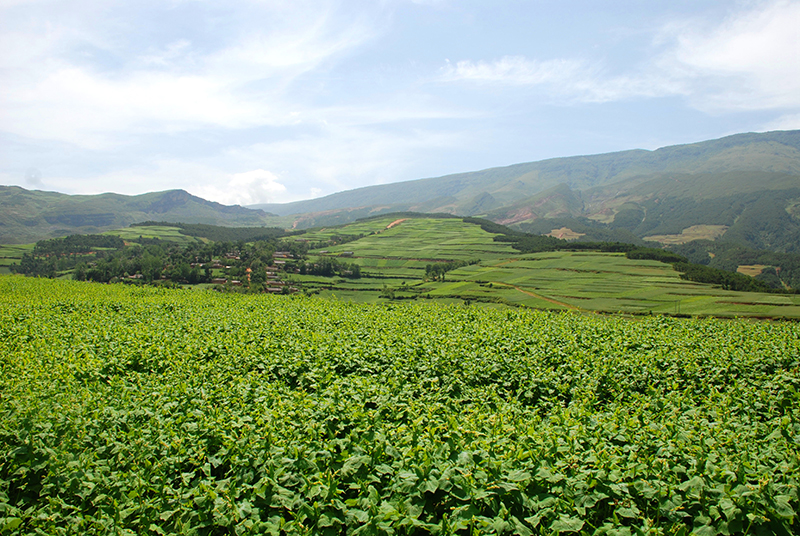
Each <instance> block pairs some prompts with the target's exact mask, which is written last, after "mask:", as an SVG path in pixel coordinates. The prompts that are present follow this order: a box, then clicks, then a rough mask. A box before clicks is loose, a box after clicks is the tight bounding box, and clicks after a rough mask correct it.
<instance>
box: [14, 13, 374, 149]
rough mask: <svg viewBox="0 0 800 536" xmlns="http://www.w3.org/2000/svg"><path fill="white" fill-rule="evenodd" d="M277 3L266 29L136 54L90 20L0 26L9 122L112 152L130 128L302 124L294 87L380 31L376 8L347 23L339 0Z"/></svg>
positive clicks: (26, 133) (254, 25) (25, 133)
mask: <svg viewBox="0 0 800 536" xmlns="http://www.w3.org/2000/svg"><path fill="white" fill-rule="evenodd" d="M273 4H274V5H269V6H263V7H261V8H260V11H258V17H263V18H264V23H263V24H258V21H257V20H253V21H249V25H248V26H247V28H244V29H242V30H241V33H239V34H234V35H232V36H230V38H229V40H228V41H227V42H225V43H222V44H221V45H220V46H218V47H217V48H216V49H213V50H210V51H209V50H204V49H201V48H200V47H197V46H194V45H193V43H192V41H191V40H189V39H186V38H178V39H173V40H172V41H170V42H168V43H167V44H166V45H165V46H163V47H160V48H158V47H155V48H154V47H153V46H150V47H147V48H146V49H144V50H143V51H142V52H141V53H138V54H134V55H133V56H131V55H130V53H129V52H130V51H127V50H119V49H118V48H119V47H120V46H122V45H119V44H118V43H116V42H115V41H114V39H113V38H106V37H100V36H99V34H97V33H92V32H91V31H89V30H87V29H84V28H83V27H82V24H85V21H79V22H74V25H72V26H69V25H66V24H59V23H52V22H49V21H48V22H46V23H45V22H41V21H39V22H37V23H36V24H29V25H28V26H26V25H25V24H23V23H20V24H22V28H20V29H18V30H16V31H11V32H7V33H4V32H2V31H0V50H3V51H4V52H3V53H2V54H0V117H2V118H3V127H2V128H3V130H4V131H6V132H9V133H11V134H14V135H18V136H22V137H26V138H32V139H48V140H57V141H65V142H68V143H72V144H75V145H77V146H80V147H85V148H91V149H107V148H112V147H115V146H117V145H118V144H120V143H123V142H124V141H126V140H127V139H128V138H129V137H130V136H131V135H132V134H133V135H136V134H148V133H165V132H166V133H175V132H184V131H189V130H193V129H197V128H208V127H220V128H224V129H239V128H248V127H253V126H265V125H271V126H276V125H286V124H291V123H293V122H296V121H297V118H296V114H293V113H292V112H296V111H297V109H298V108H302V105H300V104H299V103H298V102H297V101H296V99H295V98H294V96H293V95H292V88H291V85H292V84H293V83H294V81H295V80H296V79H297V77H298V76H300V75H302V74H303V73H306V72H308V71H310V70H312V69H317V68H320V67H321V66H322V65H323V64H325V63H326V62H331V61H333V60H334V59H335V58H336V57H337V56H339V55H341V54H343V53H345V52H347V51H348V50H350V49H352V48H354V47H357V46H359V45H361V44H363V43H364V42H366V41H368V40H369V39H371V38H373V37H374V35H375V33H374V29H373V28H372V26H371V25H370V24H369V20H368V17H367V16H366V15H365V16H363V17H353V18H351V19H347V20H344V21H343V20H342V19H343V17H338V18H337V16H336V13H335V9H334V6H335V2H324V3H322V2H314V3H312V4H310V5H304V4H306V3H305V2H293V3H277V4H275V3H273ZM312 7H313V9H312ZM258 17H254V18H258ZM274 19H277V22H276V21H275V20H274ZM93 22H94V24H96V25H97V26H98V27H101V28H104V27H105V24H104V23H112V24H113V21H102V22H101V21H93ZM3 26H5V27H7V28H8V27H9V26H10V23H7V24H5V25H2V26H0V30H2V29H3ZM127 30H128V31H137V30H138V29H137V28H135V27H134V28H133V30H131V29H129V28H128V29H127ZM106 31H107V30H106ZM128 37H130V36H128ZM120 40H124V39H120ZM87 47H88V48H89V49H91V51H92V54H94V55H97V56H102V57H105V56H109V57H111V58H116V57H124V65H121V66H119V67H118V68H117V67H115V68H108V67H107V66H106V65H101V64H98V63H97V62H96V61H95V62H93V61H87V59H86V57H85V56H86V54H85V51H84V49H86V48H87Z"/></svg>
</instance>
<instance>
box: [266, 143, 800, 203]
mask: <svg viewBox="0 0 800 536" xmlns="http://www.w3.org/2000/svg"><path fill="white" fill-rule="evenodd" d="M733 171H757V172H769V173H784V174H788V175H796V176H800V131H785V132H768V133H763V134H756V133H749V134H737V135H734V136H728V137H726V138H721V139H718V140H712V141H705V142H700V143H694V144H689V145H676V146H672V147H664V148H661V149H657V150H655V151H645V150H631V151H622V152H615V153H607V154H600V155H591V156H575V157H567V158H554V159H550V160H543V161H540V162H529V163H524V164H516V165H512V166H507V167H500V168H491V169H486V170H482V171H475V172H470V173H459V174H456V175H448V176H444V177H437V178H429V179H419V180H413V181H406V182H398V183H393V184H383V185H378V186H369V187H365V188H358V189H355V190H349V191H345V192H339V193H336V194H333V195H329V196H326V197H322V198H319V199H311V200H307V201H298V202H295V203H287V204H267V205H254V206H253V207H252V208H260V209H264V210H268V211H270V212H273V213H275V214H280V215H289V214H303V213H309V212H325V211H335V210H342V209H354V208H358V207H378V206H381V205H387V206H392V207H393V208H394V209H402V210H417V211H419V210H420V207H421V206H422V205H425V208H426V209H427V210H428V211H436V212H452V213H456V214H460V215H468V214H470V213H472V214H478V213H484V212H486V209H485V208H484V206H482V205H484V204H485V203H486V202H487V200H491V204H492V205H495V206H505V205H509V204H512V203H516V202H518V201H519V200H520V199H523V198H527V197H531V196H534V195H536V194H538V193H540V192H542V191H545V190H547V189H549V188H553V187H556V186H558V185H560V184H566V185H567V186H569V188H570V189H573V190H583V189H588V188H592V187H597V186H604V185H609V184H613V183H617V182H621V181H624V180H630V179H633V180H636V181H639V182H645V181H647V180H648V179H650V178H653V177H654V176H655V175H657V174H660V175H663V174H670V173H692V174H706V173H728V172H733ZM398 200H400V201H398ZM495 206H492V207H491V208H495Z"/></svg>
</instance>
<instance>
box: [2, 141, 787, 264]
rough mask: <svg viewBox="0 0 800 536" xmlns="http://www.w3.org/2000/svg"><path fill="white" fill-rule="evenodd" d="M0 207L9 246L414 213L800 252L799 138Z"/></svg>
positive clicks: (21, 195) (20, 193) (23, 197)
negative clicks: (273, 187)
mask: <svg viewBox="0 0 800 536" xmlns="http://www.w3.org/2000/svg"><path fill="white" fill-rule="evenodd" d="M0 206H2V207H3V214H2V215H0V241H2V242H6V243H9V242H17V243H19V242H26V241H28V242H30V241H32V240H35V239H38V238H44V237H52V236H58V235H60V234H68V233H70V232H96V231H101V230H106V229H110V228H114V227H120V226H125V225H129V224H130V223H135V222H137V221H145V220H158V221H181V222H184V223H210V224H216V225H231V226H239V225H242V226H245V225H246V226H254V225H278V226H283V227H294V228H298V229H303V228H310V227H319V226H331V225H336V224H343V223H348V222H351V221H354V220H355V219H358V218H362V217H367V216H373V215H377V214H382V213H389V212H398V211H414V212H444V213H450V214H457V215H461V216H480V217H484V218H487V219H490V220H492V221H495V222H497V223H501V224H504V225H507V226H509V227H512V228H515V229H518V230H522V231H527V232H535V233H538V234H546V233H552V232H554V231H557V230H559V229H564V231H563V232H565V233H567V235H568V236H571V237H580V236H587V237H589V238H592V239H598V238H607V239H613V240H626V241H636V240H638V241H641V240H642V239H651V240H658V241H661V242H664V243H680V242H681V241H688V240H689V239H690V238H716V237H723V238H724V239H726V240H732V241H736V242H738V243H741V244H743V245H747V246H749V247H754V248H758V249H772V250H775V251H796V248H797V247H800V246H797V245H798V244H800V131H776V132H766V133H747V134H736V135H733V136H728V137H725V138H721V139H717V140H710V141H703V142H699V143H692V144H687V145H676V146H671V147H664V148H661V149H657V150H654V151H647V150H641V149H637V150H629V151H621V152H614V153H606V154H599V155H590V156H575V157H566V158H554V159H549V160H542V161H539V162H530V163H523V164H516V165H512V166H507V167H499V168H491V169H486V170H482V171H475V172H469V173H459V174H455V175H448V176H444V177H437V178H428V179H419V180H412V181H405V182H398V183H393V184H385V185H378V186H369V187H364V188H358V189H355V190H349V191H344V192H339V193H335V194H332V195H329V196H326V197H321V198H317V199H310V200H306V201H298V202H294V203H286V204H264V205H254V206H250V207H247V208H244V207H238V206H237V207H226V206H223V205H219V204H217V203H211V202H209V201H205V200H203V199H200V198H197V197H194V196H192V195H190V194H188V193H186V192H183V191H169V192H159V193H149V194H144V195H141V196H121V195H117V194H102V195H99V196H66V195H64V194H55V193H51V192H35V191H34V192H31V191H27V190H24V189H22V188H17V187H0ZM567 231H569V232H567Z"/></svg>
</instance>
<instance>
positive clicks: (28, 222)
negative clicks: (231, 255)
mask: <svg viewBox="0 0 800 536" xmlns="http://www.w3.org/2000/svg"><path fill="white" fill-rule="evenodd" d="M0 208H2V210H0V243H6V244H14V243H17V244H19V243H27V242H35V241H37V240H41V239H43V238H52V237H58V236H65V235H68V234H78V233H80V234H90V233H98V232H103V231H107V230H111V229H119V228H122V227H127V226H128V225H130V224H132V223H138V222H142V221H148V220H159V221H170V222H183V223H207V224H212V225H228V226H261V225H269V224H270V223H273V222H274V221H275V220H276V217H275V216H274V215H272V214H268V213H267V212H264V211H263V210H258V209H255V210H254V209H248V208H244V207H240V206H226V205H222V204H220V203H215V202H213V201H206V200H205V199H202V198H200V197H197V196H194V195H191V194H190V193H188V192H186V191H184V190H169V191H165V192H152V193H146V194H142V195H134V196H127V195H120V194H111V193H108V194H99V195H67V194H61V193H57V192H44V191H31V190H26V189H24V188H20V187H18V186H0Z"/></svg>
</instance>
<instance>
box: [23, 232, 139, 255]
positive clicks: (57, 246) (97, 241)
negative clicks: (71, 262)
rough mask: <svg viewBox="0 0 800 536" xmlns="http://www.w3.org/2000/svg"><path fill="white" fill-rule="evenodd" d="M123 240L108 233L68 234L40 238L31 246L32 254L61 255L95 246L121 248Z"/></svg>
mask: <svg viewBox="0 0 800 536" xmlns="http://www.w3.org/2000/svg"><path fill="white" fill-rule="evenodd" d="M123 247H125V241H124V240H122V239H121V238H120V237H118V236H109V235H98V234H88V235H69V236H66V237H64V238H53V239H50V240H40V241H38V242H36V245H35V246H34V247H33V255H35V256H40V257H44V256H50V255H54V256H56V257H63V256H66V255H75V254H78V253H90V252H92V251H94V250H96V249H97V248H103V249H122V248H123Z"/></svg>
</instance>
